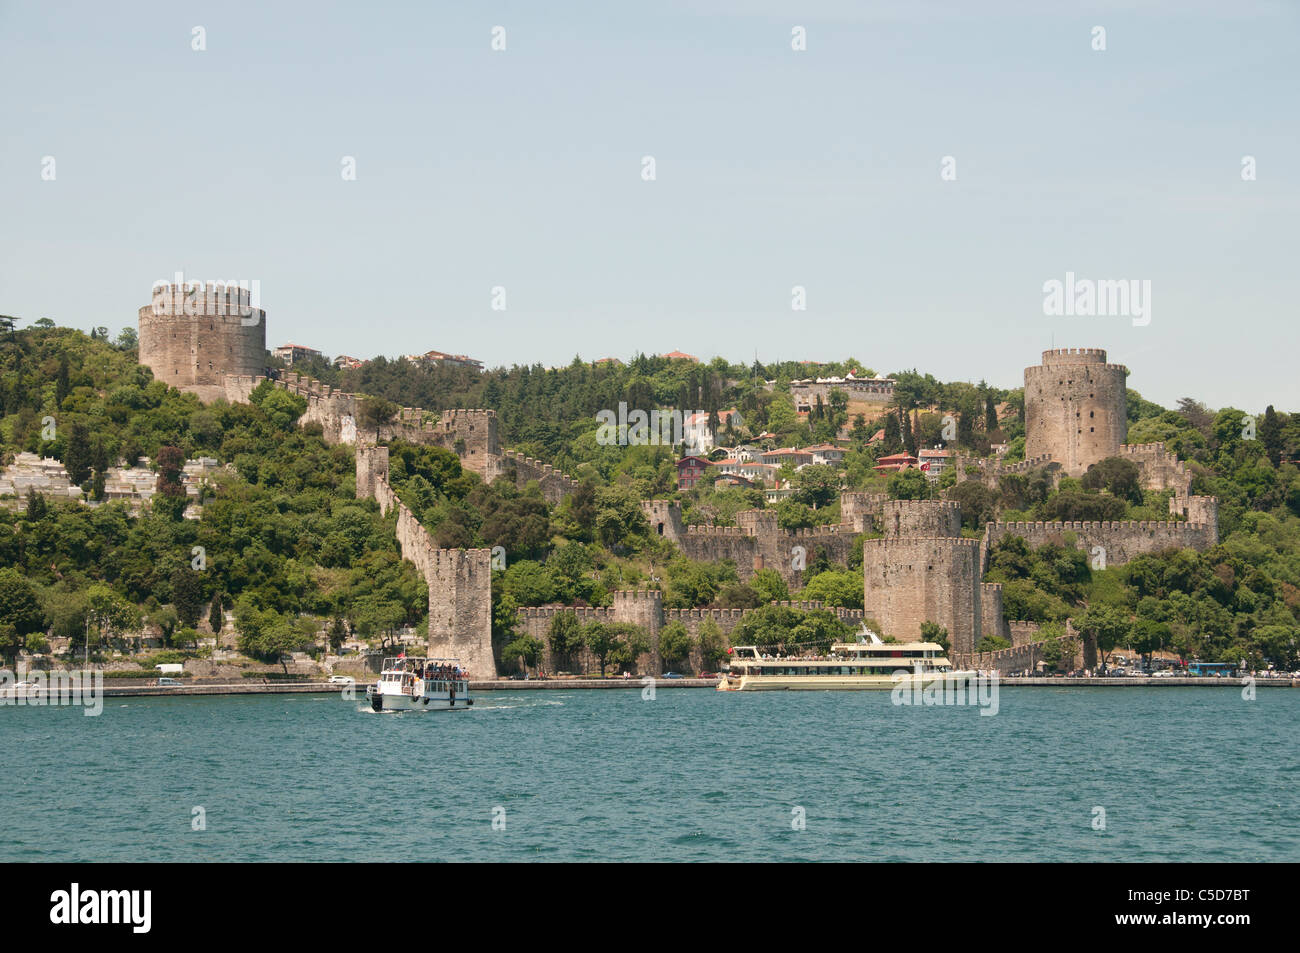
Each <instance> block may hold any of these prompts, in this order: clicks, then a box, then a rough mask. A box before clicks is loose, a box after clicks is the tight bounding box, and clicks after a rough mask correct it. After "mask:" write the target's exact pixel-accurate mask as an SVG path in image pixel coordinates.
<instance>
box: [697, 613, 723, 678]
mask: <svg viewBox="0 0 1300 953" xmlns="http://www.w3.org/2000/svg"><path fill="white" fill-rule="evenodd" d="M699 643H700V664H701V665H703V666H704V669H705V670H706V671H709V670H714V669H716V668H717V667H718V665H719V663H721V662H722V660H723V659H725V658H726V657H727V647H726V645H725V644H724V643H723V637H722V628H721V627H720V626H719V625H718V623H717V622H715V621H714V620H713V619H705V620H704V621H703V622H701V623H700V630H699Z"/></svg>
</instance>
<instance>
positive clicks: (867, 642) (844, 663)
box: [718, 626, 976, 692]
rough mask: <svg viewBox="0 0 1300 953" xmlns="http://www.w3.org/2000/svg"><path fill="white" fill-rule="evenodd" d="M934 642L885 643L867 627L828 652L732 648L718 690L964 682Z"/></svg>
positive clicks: (965, 676)
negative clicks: (783, 652)
mask: <svg viewBox="0 0 1300 953" xmlns="http://www.w3.org/2000/svg"><path fill="white" fill-rule="evenodd" d="M944 653H945V650H944V648H943V646H942V645H939V644H938V643H937V642H884V641H881V639H880V637H879V636H877V635H876V634H875V633H874V632H872V631H871V630H870V629H868V628H867V627H866V626H863V627H862V631H861V632H859V633H858V641H857V642H836V643H835V644H833V645H832V646H831V650H830V654H829V655H765V654H764V653H763V652H762V651H760V650H759V648H758V647H757V646H753V645H738V646H736V647H735V648H733V649H732V657H731V661H730V665H729V666H728V668H727V671H726V672H725V673H724V675H723V677H722V679H721V681H719V682H718V691H720V692H754V691H780V690H786V691H790V690H808V691H828V690H857V691H870V690H873V689H875V690H885V691H888V690H891V689H893V688H894V687H895V686H896V685H900V684H904V685H908V686H914V685H918V684H919V686H920V687H922V688H924V687H926V686H928V685H931V684H935V683H939V684H953V685H966V684H969V683H970V682H971V681H972V680H973V679H974V678H975V676H976V673H975V672H973V671H957V670H954V669H953V666H952V662H950V661H949V660H948V657H947V655H945V654H944Z"/></svg>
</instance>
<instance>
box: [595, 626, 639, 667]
mask: <svg viewBox="0 0 1300 953" xmlns="http://www.w3.org/2000/svg"><path fill="white" fill-rule="evenodd" d="M610 628H611V629H612V630H613V633H614V637H615V643H614V648H613V650H612V651H611V652H610V653H609V660H610V661H611V662H613V663H614V664H615V665H617V666H619V667H620V668H633V667H635V666H636V663H637V659H639V658H640V657H641V655H642V654H644V653H646V652H649V651H650V637H649V635H647V634H646V631H645V629H643V628H641V627H640V626H639V625H634V624H632V623H631V622H615V623H613V624H612V625H611V626H610ZM602 674H603V673H602Z"/></svg>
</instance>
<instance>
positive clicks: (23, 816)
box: [0, 688, 1300, 861]
mask: <svg viewBox="0 0 1300 953" xmlns="http://www.w3.org/2000/svg"><path fill="white" fill-rule="evenodd" d="M1297 738H1300V691H1295V690H1281V689H1272V690H1261V691H1260V692H1259V696H1258V698H1257V699H1256V700H1254V701H1244V700H1243V699H1242V698H1241V694H1240V690H1239V689H1233V688H1224V689H1177V688H1173V689H1170V688H1160V689H1154V688H1153V689H1112V690H1106V689H1095V688H1094V689H1085V688H1062V689H1044V688H1020V689H1007V688H1004V689H1003V690H1002V693H1001V699H1000V711H999V712H998V714H997V715H996V716H994V717H988V716H983V717H982V716H980V715H979V713H978V709H976V708H958V707H948V708H944V707H934V708H910V707H897V706H894V705H893V704H891V701H890V695H889V693H887V692H863V693H853V692H841V693H834V692H827V693H820V692H819V693H798V694H789V693H754V694H747V693H746V694H735V693H733V694H720V693H718V692H713V691H706V690H690V689H662V688H661V689H660V690H659V691H658V694H657V697H656V698H655V699H654V700H653V701H645V700H642V697H641V692H639V691H635V690H630V691H622V690H618V691H522V692H502V693H497V694H493V695H480V696H478V697H477V702H476V707H475V708H474V709H473V710H472V711H469V712H465V713H460V714H455V713H408V714H391V713H386V714H374V713H371V712H370V711H368V710H367V709H366V707H365V705H364V703H363V701H352V702H348V701H344V700H342V699H340V698H339V697H338V696H324V695H307V696H304V695H280V696H237V697H228V698H220V697H216V698H213V697H207V698H194V697H191V698H175V697H173V698H150V699H141V698H123V699H107V700H106V701H105V710H104V712H103V714H102V715H101V716H99V717H94V718H87V717H85V716H84V715H83V714H82V712H81V710H80V709H76V708H13V707H8V708H0V750H2V751H3V752H4V756H5V761H6V766H7V770H6V772H5V783H4V785H3V788H2V789H0V822H2V823H3V837H2V841H0V860H6V861H12V860H97V861H107V860H127V861H131V860H177V861H194V860H218V861H235V860H239V861H276V860H280V861H289V860H320V861H329V860H384V861H394V860H400V861H418V860H430V861H437V860H446V861H466V860H484V861H495V860H649V861H656V860H868V861H869V860H879V861H894V860H917V861H921V860H927V861H928V860H1086V861H1106V860H1122V861H1148V860H1209V861H1218V860H1224V861H1226V860H1238V861H1240V860H1263V861H1282V860H1288V861H1295V860H1300V761H1298V759H1297ZM195 807H202V808H203V809H204V818H205V820H206V830H201V831H195V830H192V823H191V818H192V817H193V809H194V808H195ZM1094 807H1102V808H1104V809H1105V812H1106V816H1105V830H1094V827H1093V823H1094ZM496 808H502V809H504V815H502V814H501V812H499V811H498V812H497V816H498V818H500V817H502V816H504V821H505V825H504V826H505V829H504V830H499V829H494V828H493V816H494V809H496ZM795 808H802V809H803V816H804V818H805V827H804V829H803V830H796V829H795V825H793V824H792V821H795V820H797V816H798V815H797V812H795V811H794V809H795Z"/></svg>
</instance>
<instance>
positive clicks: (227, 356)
mask: <svg viewBox="0 0 1300 953" xmlns="http://www.w3.org/2000/svg"><path fill="white" fill-rule="evenodd" d="M139 318H140V332H139V334H140V363H141V364H143V365H144V366H145V367H148V368H149V369H150V370H151V371H153V376H154V379H155V380H160V381H162V382H163V383H165V384H168V385H169V386H171V387H175V388H177V389H179V390H183V391H188V392H189V393H192V394H197V395H198V396H199V399H200V400H204V401H212V400H216V399H217V398H219V397H225V396H226V378H227V376H229V375H232V374H233V375H240V374H243V375H253V374H263V373H265V363H266V312H265V311H262V310H261V309H259V308H254V307H253V304H252V300H251V296H250V293H249V292H248V291H247V290H246V289H242V288H240V287H239V286H238V285H234V284H231V283H222V282H206V283H202V284H199V283H195V284H194V285H189V284H187V285H186V286H184V287H183V286H181V285H177V284H163V283H159V284H156V285H154V289H153V300H152V301H151V302H150V303H149V304H147V305H145V306H144V307H143V308H141V309H140V315H139Z"/></svg>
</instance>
